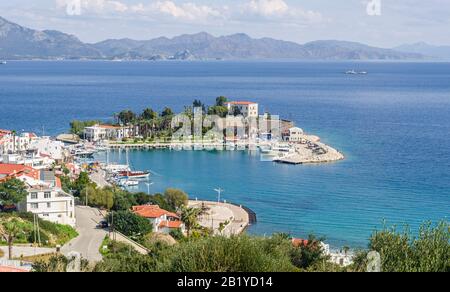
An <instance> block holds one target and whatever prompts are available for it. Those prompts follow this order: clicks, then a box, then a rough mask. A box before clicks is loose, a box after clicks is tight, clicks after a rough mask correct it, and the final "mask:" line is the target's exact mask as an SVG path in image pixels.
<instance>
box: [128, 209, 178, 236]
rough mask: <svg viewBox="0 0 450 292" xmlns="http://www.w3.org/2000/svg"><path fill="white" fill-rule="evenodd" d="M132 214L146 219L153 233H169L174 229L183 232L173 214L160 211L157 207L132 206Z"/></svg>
mask: <svg viewBox="0 0 450 292" xmlns="http://www.w3.org/2000/svg"><path fill="white" fill-rule="evenodd" d="M133 213H135V214H136V215H139V216H141V217H144V218H146V219H148V220H149V221H150V223H152V225H153V231H154V232H160V233H170V231H172V230H176V229H181V231H182V232H184V224H183V222H181V220H180V217H179V216H178V215H177V214H175V213H172V212H169V211H166V210H164V209H161V208H160V207H159V206H157V205H144V206H134V207H133Z"/></svg>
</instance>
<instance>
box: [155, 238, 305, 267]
mask: <svg viewBox="0 0 450 292" xmlns="http://www.w3.org/2000/svg"><path fill="white" fill-rule="evenodd" d="M265 241H266V240H265V239H262V238H256V237H249V236H236V237H231V238H225V237H209V238H204V239H199V240H195V241H188V242H185V243H183V244H180V245H177V246H176V248H173V249H171V250H170V253H171V254H172V255H171V256H170V259H169V260H168V261H167V262H166V263H163V265H162V266H160V267H159V269H160V270H161V271H164V272H275V271H276V272H293V271H298V269H297V268H296V267H295V266H293V265H292V264H291V262H290V258H289V256H288V255H287V254H286V253H280V252H278V250H277V249H278V246H277V245H274V246H273V247H268V246H267V245H266V242H265Z"/></svg>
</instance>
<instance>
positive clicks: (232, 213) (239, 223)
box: [189, 201, 250, 236]
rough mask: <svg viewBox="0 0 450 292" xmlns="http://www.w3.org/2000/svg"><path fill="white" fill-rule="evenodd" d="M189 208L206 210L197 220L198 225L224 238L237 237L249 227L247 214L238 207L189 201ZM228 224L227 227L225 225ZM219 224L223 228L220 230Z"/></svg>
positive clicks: (227, 204)
mask: <svg viewBox="0 0 450 292" xmlns="http://www.w3.org/2000/svg"><path fill="white" fill-rule="evenodd" d="M189 207H195V208H202V207H206V208H207V209H208V210H207V211H206V213H205V214H203V215H202V216H201V217H200V218H199V224H200V225H201V226H203V227H206V228H211V229H212V230H213V231H214V234H221V235H224V236H232V235H238V234H241V233H243V232H244V231H245V229H246V228H247V227H248V226H249V225H250V216H249V213H248V212H247V211H246V210H245V209H244V208H243V207H240V206H236V205H233V204H229V203H218V202H210V201H189ZM226 223H228V224H227V225H225V224H226ZM221 224H222V225H223V226H224V227H223V230H221V228H220V227H221Z"/></svg>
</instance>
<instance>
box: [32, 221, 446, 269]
mask: <svg viewBox="0 0 450 292" xmlns="http://www.w3.org/2000/svg"><path fill="white" fill-rule="evenodd" d="M449 236H450V230H449V223H448V222H446V221H444V222H441V223H440V224H439V225H437V226H431V225H430V224H425V225H424V226H423V227H422V228H421V231H420V232H419V235H418V237H417V238H414V237H413V235H412V234H411V232H410V231H408V230H407V229H406V230H405V231H402V232H398V231H397V230H396V229H395V228H390V229H387V228H386V229H384V230H382V231H380V232H375V233H374V234H373V235H372V237H371V238H370V242H369V250H375V251H378V252H379V253H380V255H381V264H382V266H381V268H382V271H385V272H397V271H400V272H419V271H420V272H431V271H436V272H449V271H450V254H449V252H450V245H449V239H450V238H449ZM319 242H320V241H319V240H318V239H316V238H314V237H310V239H309V241H308V244H307V245H301V246H299V247H295V246H293V245H292V242H291V239H290V238H289V236H287V235H285V234H275V235H273V236H272V237H269V238H261V237H253V236H247V235H241V236H235V237H231V238H226V237H222V236H206V237H200V238H189V239H187V238H184V239H182V240H180V241H179V242H178V244H176V245H172V246H171V245H168V244H165V243H163V242H155V243H154V244H153V245H152V246H151V247H150V250H151V252H150V253H149V255H147V256H143V255H140V254H138V253H137V252H136V251H134V250H133V249H131V248H130V247H129V246H127V245H124V244H122V243H116V242H113V241H108V252H107V253H104V259H103V261H102V262H100V263H98V264H97V265H95V266H94V267H91V268H90V269H89V270H92V271H96V272H116V271H121V272H282V271H286V272H296V271H308V272H312V271H315V272H317V271H318V272H321V271H332V272H364V271H366V269H367V260H366V256H367V252H361V253H359V254H358V256H357V258H356V259H355V263H354V264H353V265H352V266H349V267H346V268H342V267H339V266H337V265H334V264H332V263H330V262H329V261H328V260H329V259H328V257H327V256H325V255H324V254H323V251H322V249H321V248H320V244H319ZM53 265H54V264H53ZM38 267H39V270H42V264H39V265H38ZM49 271H51V269H50V270H49Z"/></svg>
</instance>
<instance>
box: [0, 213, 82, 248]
mask: <svg viewBox="0 0 450 292" xmlns="http://www.w3.org/2000/svg"><path fill="white" fill-rule="evenodd" d="M37 222H38V225H39V232H37V228H35V226H34V215H33V214H32V213H0V244H7V245H8V246H10V248H11V247H12V245H13V244H24V243H30V244H37V245H38V244H39V245H40V246H46V247H55V246H56V245H64V244H66V243H67V242H69V241H70V240H71V239H73V238H75V237H77V236H78V233H77V232H76V231H75V229H73V228H72V227H70V226H67V225H60V224H55V223H52V222H49V221H45V220H42V219H40V218H37Z"/></svg>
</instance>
